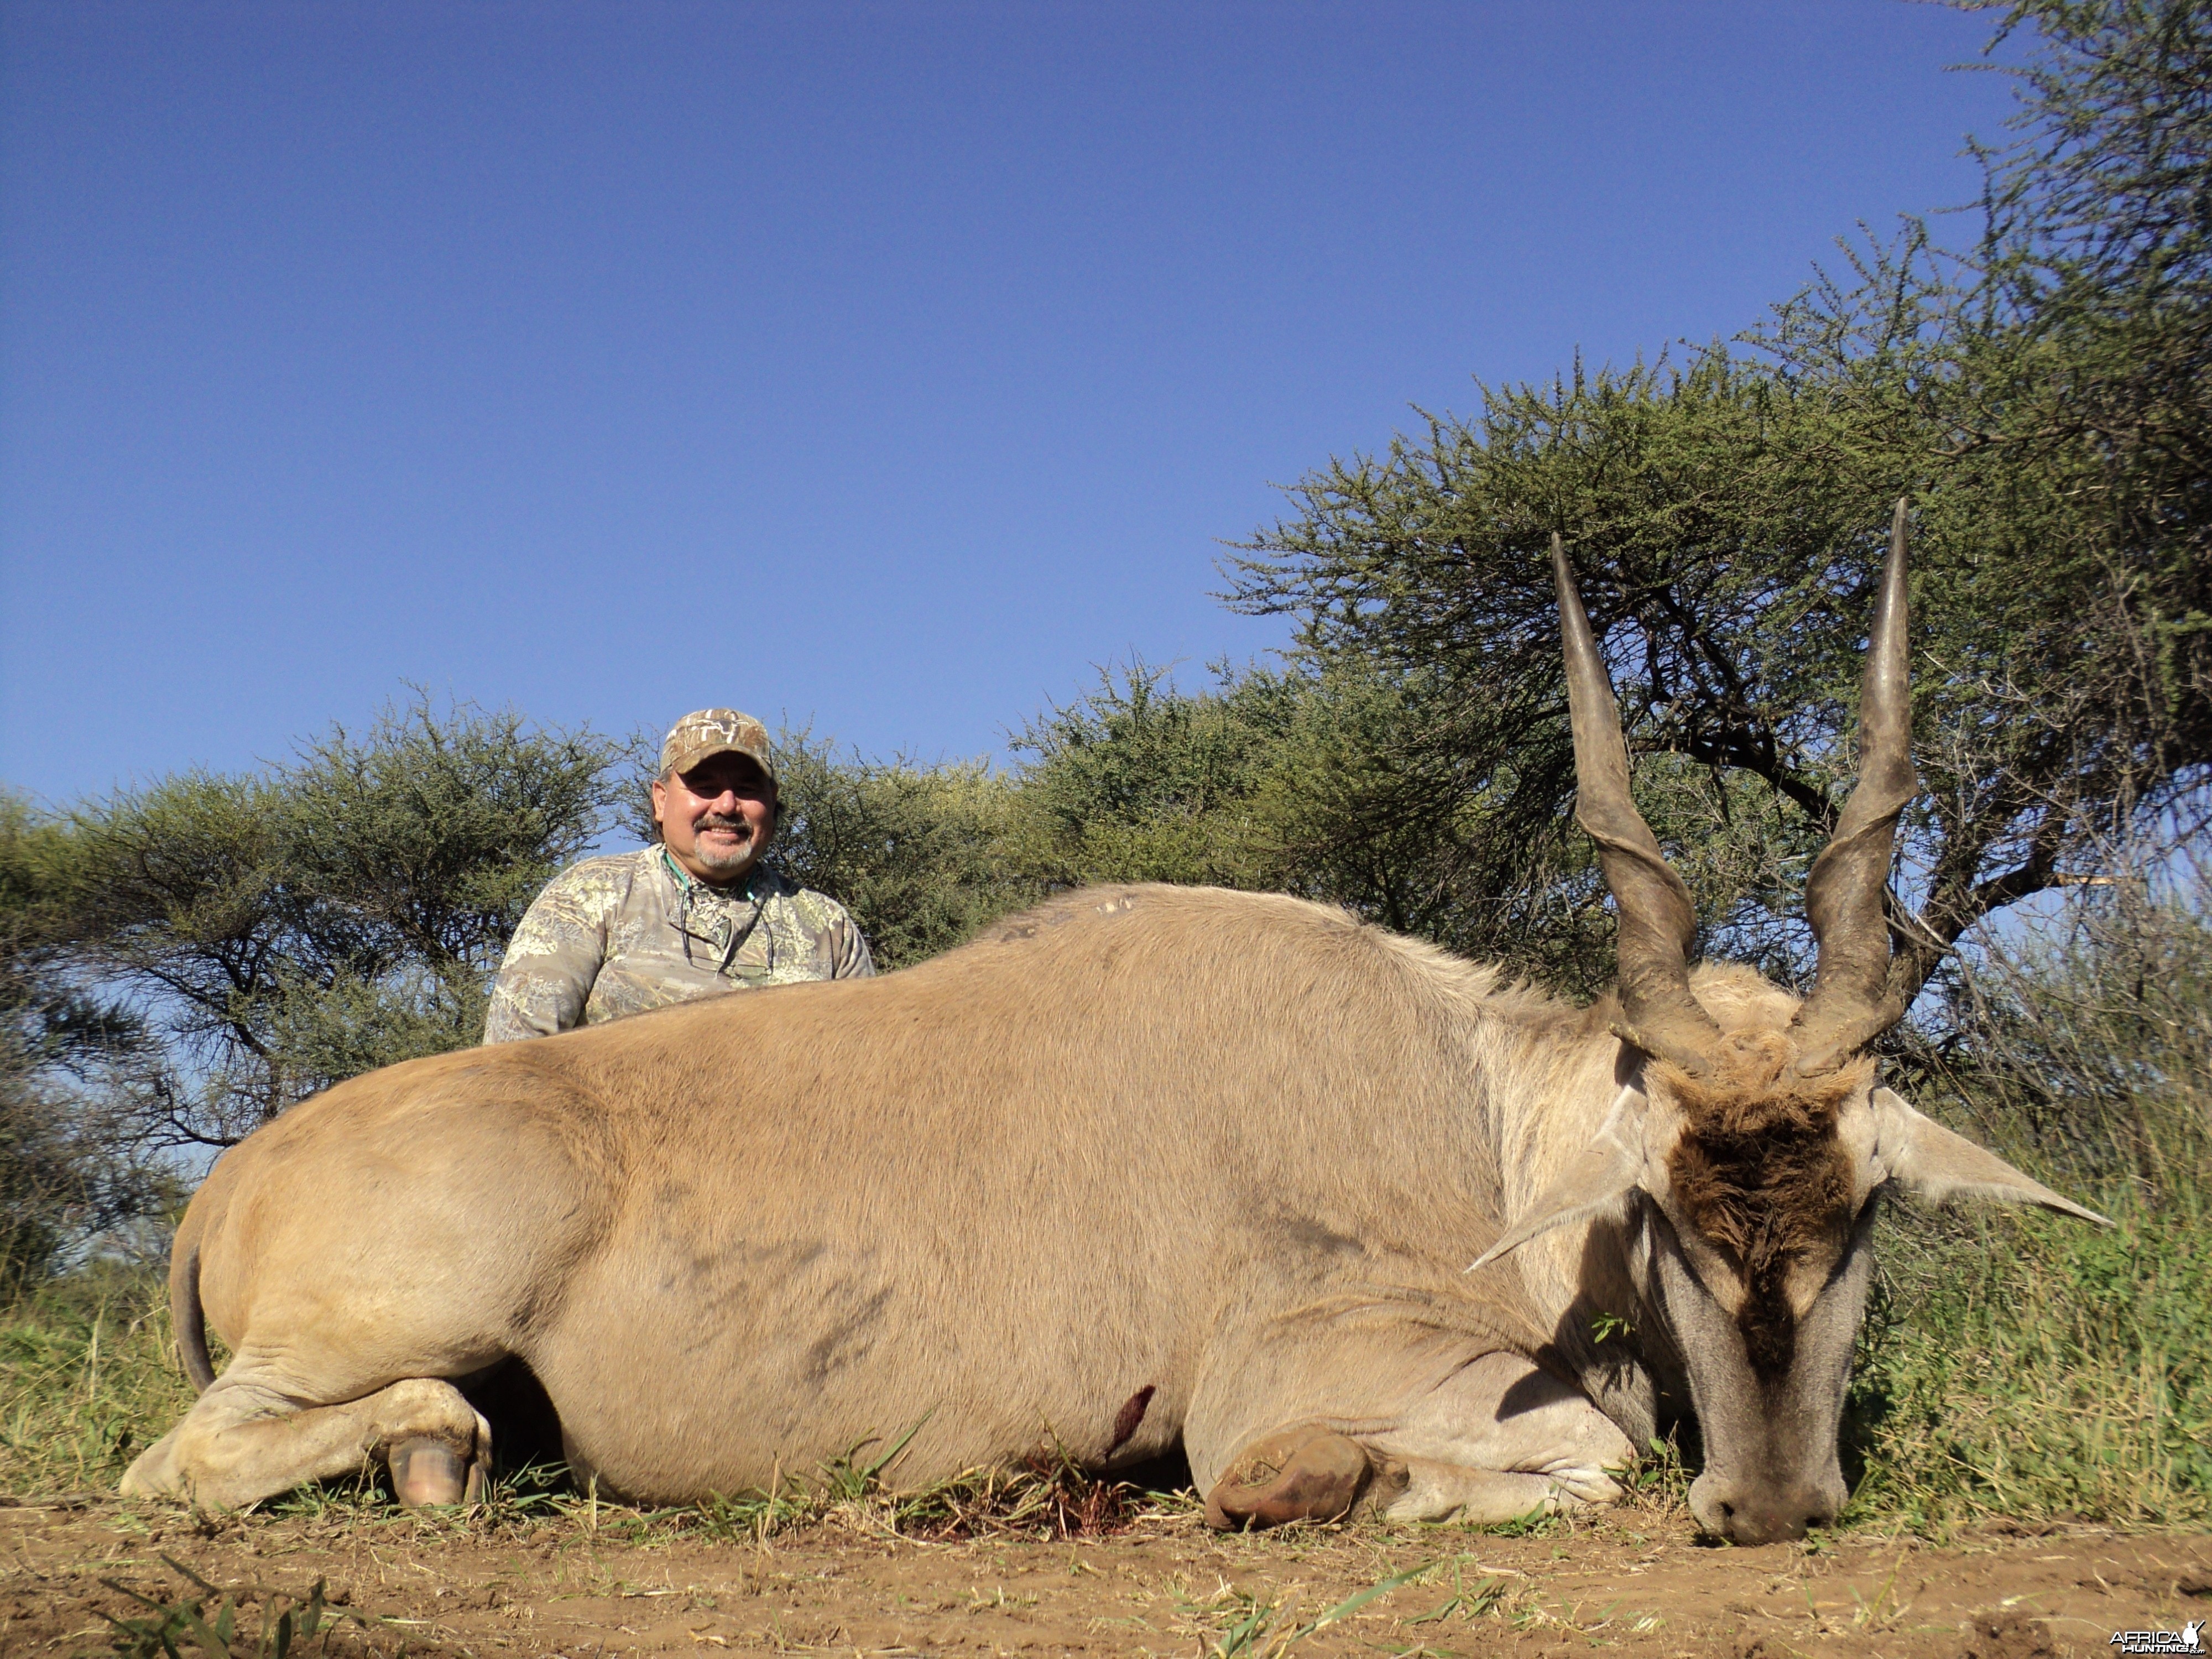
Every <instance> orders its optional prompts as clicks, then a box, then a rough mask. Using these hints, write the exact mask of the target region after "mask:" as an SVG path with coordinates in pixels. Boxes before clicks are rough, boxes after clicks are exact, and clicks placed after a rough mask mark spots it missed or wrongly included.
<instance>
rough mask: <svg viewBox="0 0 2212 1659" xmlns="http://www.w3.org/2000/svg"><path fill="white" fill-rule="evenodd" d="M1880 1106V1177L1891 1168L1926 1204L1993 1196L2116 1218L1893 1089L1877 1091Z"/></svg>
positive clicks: (2102, 1222) (2104, 1221)
mask: <svg viewBox="0 0 2212 1659" xmlns="http://www.w3.org/2000/svg"><path fill="white" fill-rule="evenodd" d="M1874 1111H1875V1153H1874V1156H1875V1164H1876V1166H1877V1167H1876V1170H1875V1174H1876V1176H1877V1178H1879V1177H1881V1176H1883V1175H1885V1174H1886V1175H1887V1178H1888V1179H1889V1180H1891V1181H1893V1182H1896V1183H1897V1185H1898V1186H1899V1188H1900V1189H1901V1190H1903V1191H1905V1192H1906V1193H1909V1194H1911V1196H1912V1197H1913V1198H1915V1199H1917V1200H1919V1201H1920V1202H1922V1203H1923V1204H1942V1203H1944V1202H1946V1201H1948V1200H1951V1199H1954V1198H1993V1199H1996V1200H1999V1201H2000V1202H2002V1203H2006V1204H2040V1205H2041V1206H2043V1207H2044V1208H2045V1209H2046V1210H2056V1211H2057V1212H2059V1213H2060V1214H2061V1215H2070V1216H2078V1217H2080V1218H2081V1219H2082V1220H2084V1221H2093V1222H2095V1223H2096V1224H2097V1225H2099V1226H2100V1227H2109V1226H2111V1225H2112V1222H2111V1220H2110V1219H2109V1218H2106V1217H2104V1216H2101V1215H2099V1214H2098V1213H2097V1212H2095V1211H2094V1210H2087V1209H2084V1208H2082V1207H2081V1206H2080V1205H2079V1204H2076V1203H2075V1202H2074V1200H2072V1199H2070V1198H2061V1197H2059V1195H2058V1194H2056V1193H2054V1192H2052V1191H2051V1188H2048V1187H2046V1186H2045V1185H2044V1184H2043V1183H2042V1182H2039V1181H2030V1180H2029V1179H2028V1178H2027V1176H2024V1175H2022V1174H2021V1172H2020V1171H2019V1170H2015V1169H2014V1168H2013V1167H2012V1165H2011V1164H2008V1163H2006V1162H2005V1161H2004V1160H2003V1159H2002V1158H1999V1157H1998V1156H1997V1155H1996V1153H1995V1152H1989V1151H1987V1150H1985V1149H1984V1148H1983V1147H1980V1146H1975V1145H1974V1143H1973V1142H1972V1141H1971V1140H1969V1139H1966V1137H1965V1136H1964V1135H1955V1134H1953V1133H1951V1132H1950V1131H1949V1130H1948V1129H1947V1128H1945V1127H1943V1126H1942V1124H1940V1123H1938V1122H1936V1121H1935V1120H1934V1119H1932V1118H1928V1117H1923V1116H1922V1115H1920V1114H1919V1113H1918V1112H1916V1111H1914V1110H1913V1109H1912V1108H1911V1106H1909V1105H1907V1104H1906V1103H1905V1099H1904V1097H1902V1096H1900V1095H1898V1094H1896V1093H1893V1091H1890V1090H1887V1089H1877V1090H1875V1091H1874Z"/></svg>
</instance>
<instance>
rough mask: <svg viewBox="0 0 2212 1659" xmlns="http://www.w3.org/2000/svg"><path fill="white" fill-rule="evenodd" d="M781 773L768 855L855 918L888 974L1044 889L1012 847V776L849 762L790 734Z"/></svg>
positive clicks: (970, 766)
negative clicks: (776, 816)
mask: <svg viewBox="0 0 2212 1659" xmlns="http://www.w3.org/2000/svg"><path fill="white" fill-rule="evenodd" d="M776 774H777V779H778V797H779V799H780V801H781V817H780V818H779V820H778V823H777V825H776V834H775V844H774V847H773V848H772V849H771V851H770V854H769V856H770V857H771V858H772V859H773V860H775V863H776V864H777V865H778V866H780V867H781V868H782V869H783V870H784V871H785V872H787V874H789V875H790V876H791V877H792V878H793V879H794V880H796V881H798V882H799V883H800V884H802V885H805V886H808V887H812V888H815V889H817V890H819V891H822V892H825V893H828V894H829V895H831V896H834V897H835V898H836V899H837V900H838V901H839V902H841V903H842V904H843V905H844V906H845V907H846V908H848V909H849V910H850V911H851V912H852V913H853V916H854V920H855V921H858V922H859V923H860V931H861V932H862V933H865V934H866V935H867V939H868V945H869V948H870V949H871V951H873V953H874V955H875V959H876V964H877V966H878V969H893V968H902V967H905V966H907V965H908V964H909V963H915V962H919V961H921V959H922V958H923V957H931V956H934V955H936V954H937V953H938V952H939V951H945V950H949V949H951V947H952V946H953V945H957V944H959V943H961V942H962V941H963V939H967V938H968V937H969V935H970V934H972V933H975V931H976V930H977V929H978V928H981V927H984V926H986V925H987V924H988V923H989V922H991V921H994V920H996V919H997V918H998V917H1000V916H1001V915H1005V914H1006V912H1008V911H1009V910H1013V909H1018V908H1020V907H1022V906H1023V905H1025V904H1028V903H1031V902H1034V901H1035V900H1036V899H1037V898H1038V897H1040V896H1042V894H1043V891H1044V889H1043V887H1042V884H1039V883H1038V882H1037V881H1036V880H1035V879H1034V878H1032V877H1030V875H1029V874H1028V873H1027V872H1025V871H1024V869H1023V868H1022V867H1021V866H1020V864H1019V863H1018V860H1016V859H1015V858H1014V857H1013V856H1012V853H1011V850H1010V848H1009V847H1008V845H1007V842H1008V827H1009V823H1010V820H1011V817H1012V806H1013V800H1014V795H1015V784H1014V781H1013V780H1012V779H1011V778H1009V777H1007V776H1006V775H1005V774H1003V773H1000V772H997V771H994V769H992V768H991V767H989V766H988V765H987V764H986V763H982V762H979V761H978V762H969V761H957V762H953V763H949V764H944V765H938V766H929V767H924V766H916V765H915V764H913V763H910V762H908V761H905V760H892V761H888V762H878V761H867V760H864V759H862V758H860V757H858V756H854V757H851V758H849V759H842V760H841V759H840V758H839V757H837V755H836V751H835V750H834V749H833V747H832V746H831V745H830V744H827V743H817V742H816V741H815V740H814V739H813V738H811V736H810V735H809V734H808V733H806V732H784V733H782V734H781V736H780V737H779V738H777V741H776Z"/></svg>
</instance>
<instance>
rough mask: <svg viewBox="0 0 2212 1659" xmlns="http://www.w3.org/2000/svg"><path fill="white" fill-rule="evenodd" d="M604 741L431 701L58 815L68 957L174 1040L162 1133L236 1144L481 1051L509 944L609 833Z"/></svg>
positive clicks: (163, 1083)
mask: <svg viewBox="0 0 2212 1659" xmlns="http://www.w3.org/2000/svg"><path fill="white" fill-rule="evenodd" d="M614 753H615V750H614V746H613V745H612V744H609V743H607V742H605V740H603V739H600V738H597V737H595V736H593V735H592V734H591V733H590V732H580V733H564V732H548V731H544V730H538V729H533V728H532V727H530V726H527V725H526V723H525V722H524V721H523V720H522V718H521V717H520V715H518V714H513V713H512V712H503V713H498V714H491V713H487V712H485V711H483V710H482V709H478V708H472V707H469V706H465V705H464V706H461V707H458V708H453V709H452V710H450V711H447V713H445V714H440V713H439V712H438V711H436V710H435V709H434V708H431V706H430V705H429V704H428V702H424V701H420V700H418V701H417V702H415V703H414V704H412V705H411V706H410V707H408V708H404V709H393V710H387V711H386V714H384V715H383V716H382V717H381V718H380V719H379V720H378V721H377V722H376V723H375V724H374V726H373V727H372V728H371V729H370V730H369V732H367V733H366V734H364V735H362V736H359V737H356V736H355V735H353V734H351V733H349V732H345V731H344V730H343V729H342V728H338V729H333V731H332V732H331V733H330V734H329V735H328V736H327V737H325V738H323V739H321V740H320V741H319V742H316V743H314V744H310V745H308V746H307V748H305V749H304V750H302V751H301V753H300V755H299V756H298V757H297V758H296V759H295V760H294V761H293V762H291V763H287V764H283V765H279V766H275V767H271V768H270V769H267V770H266V771H264V772H263V773H261V774H258V775H243V776H218V775H211V774H207V773H200V772H188V773H183V774H179V775H174V776H172V777H168V778H165V779H162V780H161V781H159V782H156V783H155V784H153V785H150V786H149V787H145V788H143V789H138V790H135V791H131V792H127V793H122V794H119V795H117V796H115V797H113V798H112V799H108V800H106V801H100V802H96V803H93V804H90V805H85V806H82V807H80V808H79V809H78V810H77V811H75V812H73V813H71V814H70V815H69V816H68V817H66V818H65V819H62V820H58V821H57V822H55V823H51V824H49V825H46V826H44V828H45V829H46V831H47V832H48V833H49V834H50V835H52V836H53V837H54V838H55V839H56V844H57V848H58V851H57V853H56V854H54V855H53V857H52V859H51V860H50V862H51V863H52V864H53V865H54V866H55V867H57V868H58V870H59V872H60V874H59V875H58V877H57V878H56V880H55V881H54V883H53V884H52V886H53V891H52V905H53V908H55V910H56V911H57V913H58V914H59V915H62V916H64V917H65V918H66V933H67V944H68V945H69V947H70V958H71V961H72V963H73V964H74V965H75V966H76V969H78V970H80V971H81V972H84V973H88V974H90V975H94V976H96V977H97V978H98V980H99V981H100V982H101V983H102V984H104V985H106V986H110V987H116V988H118V989H120V990H122V991H125V992H126V993H128V994H130V995H131V997H132V998H133V1000H134V1008H135V1010H136V1011H137V1012H140V1013H141V1014H143V1018H145V1019H146V1020H147V1021H148V1022H149V1024H155V1025H157V1026H158V1027H159V1028H160V1029H161V1030H162V1031H163V1032H164V1033H165V1034H166V1035H167V1036H168V1038H169V1039H170V1041H171V1043H172V1045H173V1047H172V1048H171V1049H170V1051H169V1052H168V1053H167V1054H164V1055H162V1056H161V1058H160V1060H159V1063H158V1064H157V1065H156V1066H155V1068H154V1069H153V1071H152V1073H151V1074H150V1076H149V1078H148V1079H146V1081H145V1083H144V1085H143V1093H144V1094H145V1096H146V1097H147V1099H148V1102H149V1106H148V1115H149V1117H150V1118H151V1119H152V1120H153V1126H152V1127H153V1128H154V1130H155V1134H156V1136H157V1138H158V1139H165V1140H167V1141H168V1142H170V1143H172V1144H176V1143H185V1144H195V1143H196V1144H202V1145H211V1146H225V1145H228V1144H229V1143H230V1142H232V1141H234V1140H235V1139H238V1138H239V1137H240V1135H242V1134H244V1133H247V1132H249V1131H250V1130H252V1128H253V1127H255V1126H256V1125H257V1124H259V1123H261V1122H264V1121H267V1120H268V1119H269V1118H270V1117H272V1116H274V1115H276V1113H277V1112H279V1111H281V1110H283V1109H284V1108H285V1107H286V1106H288V1105H289V1104H290V1103H292V1102H294V1101H295V1100H298V1099H300V1098H301V1097H304V1096H306V1095H308V1094H311V1093H313V1092H314V1091H317V1090H319V1089H322V1088H325V1087H327V1086H328V1085H330V1084H331V1083H334V1082H337V1081H338V1080H340V1079H343V1078H346V1077H350V1076H352V1075H354V1074H355V1073H358V1072H362V1071H366V1070H368V1069H370V1068H372V1067H374V1066H383V1065H389V1064H392V1062H394V1061H397V1060H405V1059H410V1058H412V1057H414V1056H416V1055H418V1054H435V1053H439V1052H441V1051H443V1050H445V1049H448V1048H458V1047H461V1046H464V1045H465V1044H467V1043H470V1042H475V1041H476V1040H477V1037H478V1036H480V1035H481V1033H482V1030H483V1006H484V996H485V992H486V988H487V982H488V979H489V975H490V973H491V972H492V970H493V969H495V968H496V966H497V964H498V960H499V956H500V952H501V950H502V949H503V948H504V946H505V944H506V941H507V936H508V935H509V934H510V933H512V932H513V928H514V927H515V924H516V923H517V922H518V921H520V919H521V915H522V912H523V911H524V909H525V908H527V906H528V904H529V902H530V901H531V899H532V898H533V897H534V896H536V895H537V892H538V889H539V888H540V887H541V886H542V885H543V884H544V882H545V880H546V879H547V878H549V877H550V875H551V874H552V873H553V872H554V871H555V870H556V869H557V868H559V867H560V866H561V865H562V863H563V862H564V861H566V860H568V859H570V858H572V857H574V855H575V854H577V853H579V852H580V851H581V850H583V849H584V848H586V846H588V845H589V844H590V843H591V842H592V840H593V839H594V837H595V836H597V835H598V834H599V830H600V828H601V826H602V823H603V821H604V815H605V809H606V808H607V807H608V805H610V804H611V799H612V794H611V767H612V763H613V758H614Z"/></svg>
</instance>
